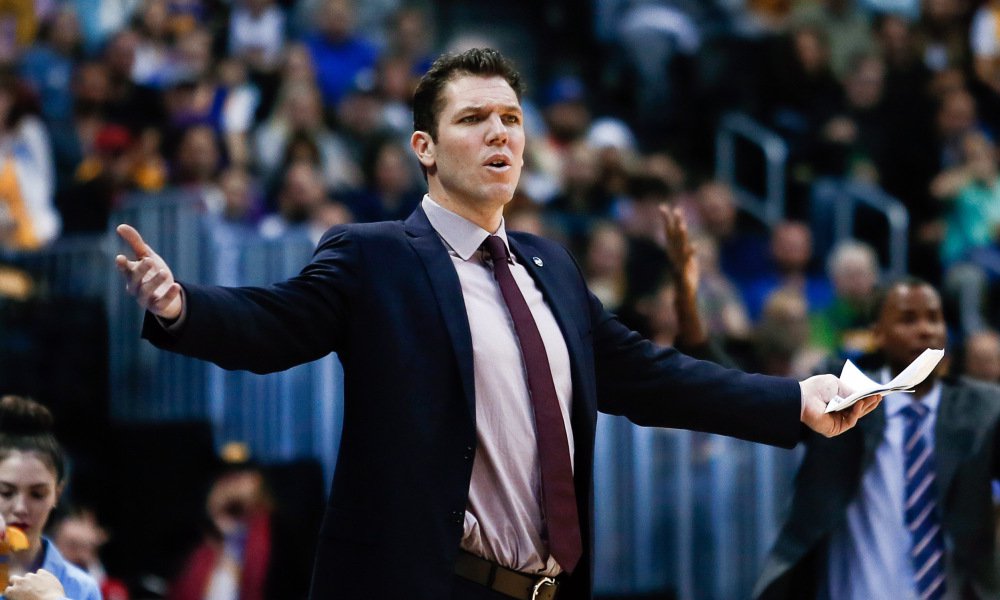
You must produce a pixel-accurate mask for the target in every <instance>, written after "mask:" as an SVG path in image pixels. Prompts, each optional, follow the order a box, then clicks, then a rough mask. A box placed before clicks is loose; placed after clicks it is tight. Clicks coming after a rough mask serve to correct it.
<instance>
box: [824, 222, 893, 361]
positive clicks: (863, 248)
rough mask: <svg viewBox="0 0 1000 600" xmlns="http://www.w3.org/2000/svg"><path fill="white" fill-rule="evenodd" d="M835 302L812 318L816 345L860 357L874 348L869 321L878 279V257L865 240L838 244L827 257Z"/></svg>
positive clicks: (849, 355)
mask: <svg viewBox="0 0 1000 600" xmlns="http://www.w3.org/2000/svg"><path fill="white" fill-rule="evenodd" d="M827 276H828V277H829V278H830V282H831V283H832V284H833V293H834V298H833V302H832V303H831V304H830V305H829V306H828V307H826V308H824V309H822V310H820V311H816V312H814V313H813V316H812V318H811V320H810V339H811V341H812V343H813V344H815V345H816V346H818V347H820V348H824V349H826V350H827V351H828V352H831V353H833V354H835V355H843V356H845V357H849V358H850V357H854V358H856V357H858V356H860V355H862V354H866V353H868V352H871V351H872V350H873V349H874V346H873V343H874V342H873V340H872V338H871V331H870V327H869V324H870V323H871V315H870V311H871V303H872V299H873V298H874V293H875V289H876V286H877V285H878V281H879V265H878V257H877V256H876V255H875V251H874V250H873V249H872V248H871V246H869V245H868V244H865V243H863V242H857V241H852V240H849V241H845V242H841V243H839V244H837V245H836V246H835V247H834V249H833V251H832V252H831V253H830V257H829V259H827Z"/></svg>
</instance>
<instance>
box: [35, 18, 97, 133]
mask: <svg viewBox="0 0 1000 600" xmlns="http://www.w3.org/2000/svg"><path fill="white" fill-rule="evenodd" d="M80 40H81V38H80V24H79V22H78V21H77V18H76V11H75V10H73V8H72V7H71V6H62V7H60V8H59V9H58V10H57V11H56V12H55V13H53V14H52V15H51V16H50V17H49V19H48V21H46V22H45V23H44V24H43V28H42V35H41V36H40V37H39V40H38V41H36V42H35V43H34V44H33V45H32V46H31V47H30V48H28V49H27V51H26V52H25V53H24V55H23V56H22V57H21V61H20V65H21V66H20V74H21V77H23V78H24V80H25V81H26V82H27V83H29V84H30V85H31V87H32V89H33V90H34V91H35V93H36V94H37V95H38V97H39V101H40V103H41V109H42V117H44V118H45V120H46V121H49V122H52V121H61V120H65V119H69V118H70V113H71V110H72V96H71V95H70V87H71V84H72V76H73V67H74V64H75V63H76V61H77V60H79V58H80V56H81V54H82V52H81V49H82V45H81V41H80Z"/></svg>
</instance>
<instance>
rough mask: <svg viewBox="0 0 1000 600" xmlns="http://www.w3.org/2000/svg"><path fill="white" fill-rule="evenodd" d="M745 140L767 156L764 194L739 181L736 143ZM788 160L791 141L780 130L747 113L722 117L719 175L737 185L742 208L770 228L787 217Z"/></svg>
mask: <svg viewBox="0 0 1000 600" xmlns="http://www.w3.org/2000/svg"><path fill="white" fill-rule="evenodd" d="M741 139H742V140H744V141H746V142H748V143H750V144H751V145H753V146H755V147H756V148H757V149H759V150H760V151H761V153H762V154H763V155H764V163H765V178H764V195H763V196H760V195H759V194H758V193H755V192H753V191H751V190H749V189H748V188H747V187H745V186H744V185H742V184H741V183H740V182H739V181H737V179H738V177H737V171H738V166H739V160H738V158H737V154H738V153H737V149H736V145H737V141H738V140H741ZM787 163H788V144H786V143H785V140H783V139H782V138H781V136H779V135H778V134H777V133H774V132H773V131H771V130H770V129H768V128H766V127H764V126H763V125H761V124H760V123H758V122H757V121H754V120H753V119H751V118H750V117H749V116H747V115H745V114H743V113H727V114H726V115H724V116H723V117H722V119H720V121H719V128H718V130H717V131H716V134H715V177H716V178H717V179H719V180H720V181H723V182H725V183H727V184H729V185H730V186H731V187H732V188H733V191H734V192H735V194H736V198H737V201H738V202H739V203H740V208H742V209H743V210H744V211H746V212H747V213H748V214H750V215H752V216H753V217H755V218H756V219H757V220H758V221H760V222H762V223H764V224H766V225H768V226H769V227H773V226H774V225H775V224H776V223H777V222H778V221H780V220H781V219H782V218H784V216H785V168H786V166H787Z"/></svg>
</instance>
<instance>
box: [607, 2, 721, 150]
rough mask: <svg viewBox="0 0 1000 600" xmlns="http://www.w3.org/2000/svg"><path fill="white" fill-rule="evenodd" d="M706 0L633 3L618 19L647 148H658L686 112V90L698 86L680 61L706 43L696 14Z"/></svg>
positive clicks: (638, 126)
mask: <svg viewBox="0 0 1000 600" xmlns="http://www.w3.org/2000/svg"><path fill="white" fill-rule="evenodd" d="M700 4H701V3H697V2H683V1H665V2H634V3H628V5H627V6H626V8H625V10H624V11H623V12H622V14H621V16H620V17H619V19H618V20H617V22H616V24H615V26H616V27H617V32H616V36H617V40H618V43H619V45H620V51H621V53H622V56H623V57H624V60H625V63H626V64H627V66H628V69H629V74H630V75H631V76H632V77H634V92H633V93H634V94H635V98H634V102H633V105H634V106H633V107H631V108H632V109H633V110H634V114H635V119H634V123H635V125H636V130H637V131H638V132H639V133H640V138H641V140H642V142H643V145H644V147H649V148H658V147H661V146H662V145H663V142H664V138H665V135H666V134H668V133H669V132H670V130H671V128H672V127H676V126H677V125H678V122H679V120H680V118H681V115H683V106H684V102H686V100H687V99H686V98H685V92H686V91H687V90H688V89H690V88H691V87H692V86H691V85H690V82H689V81H687V80H686V79H685V78H684V77H683V76H682V75H681V73H684V72H685V70H684V69H682V68H681V67H680V65H682V64H684V63H685V62H688V61H690V59H691V57H694V56H695V55H696V54H697V52H698V50H699V48H700V47H701V44H702V31H701V28H700V27H699V24H698V22H697V20H696V14H697V13H699V12H700V11H701V10H704V8H703V7H702V6H700Z"/></svg>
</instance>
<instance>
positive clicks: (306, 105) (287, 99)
mask: <svg viewBox="0 0 1000 600" xmlns="http://www.w3.org/2000/svg"><path fill="white" fill-rule="evenodd" d="M295 134H301V135H305V136H307V137H308V138H309V139H311V140H312V142H313V143H314V144H315V145H316V148H317V149H318V150H319V155H320V158H321V160H322V172H323V174H324V177H325V181H324V183H325V187H327V188H328V189H332V190H340V189H355V188H357V187H358V186H359V185H360V183H361V172H360V168H359V167H358V166H357V164H356V163H355V162H354V161H353V160H352V159H351V155H350V153H349V152H348V149H347V146H346V144H345V143H344V140H343V139H342V138H341V137H340V136H339V135H337V134H336V133H335V132H333V131H332V130H330V129H329V128H328V127H327V126H326V123H324V121H323V107H322V104H321V99H320V95H319V90H318V89H317V88H316V87H315V86H313V85H309V84H307V83H304V82H295V83H291V84H289V85H288V86H287V87H285V88H283V90H282V92H281V94H280V95H279V98H278V103H277V105H276V106H275V107H274V111H273V112H272V113H271V116H270V117H269V118H268V119H267V121H265V122H264V123H261V125H260V126H259V127H258V128H257V131H256V133H255V136H254V150H255V156H256V158H257V166H258V168H259V169H260V174H261V176H262V177H263V178H264V180H265V181H273V180H274V179H275V178H276V177H278V176H279V175H280V173H279V172H278V171H279V167H280V166H281V165H282V163H283V159H284V157H285V155H286V151H287V149H288V144H289V141H290V140H291V139H292V137H293V136H294V135H295Z"/></svg>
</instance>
